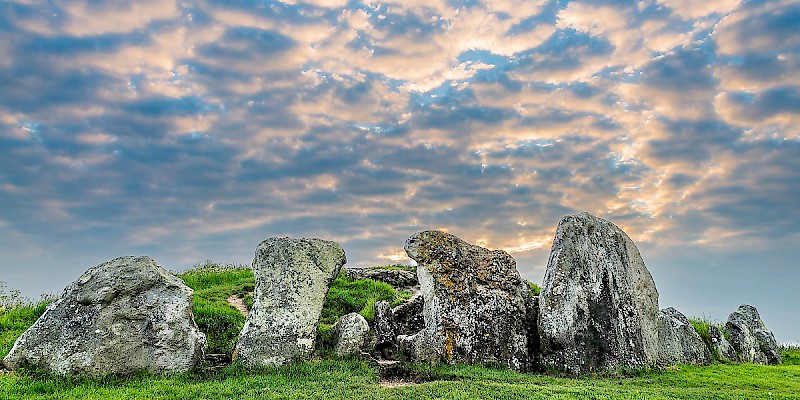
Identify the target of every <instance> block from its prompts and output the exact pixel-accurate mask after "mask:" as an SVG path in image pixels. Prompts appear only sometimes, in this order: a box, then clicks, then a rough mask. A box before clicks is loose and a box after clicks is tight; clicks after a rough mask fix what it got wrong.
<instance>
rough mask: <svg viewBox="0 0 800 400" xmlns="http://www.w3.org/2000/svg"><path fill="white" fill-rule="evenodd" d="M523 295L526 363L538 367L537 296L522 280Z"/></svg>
mask: <svg viewBox="0 0 800 400" xmlns="http://www.w3.org/2000/svg"><path fill="white" fill-rule="evenodd" d="M522 289H523V290H522V292H523V297H524V298H525V329H526V336H527V341H528V363H529V364H530V368H531V369H532V370H536V369H539V367H540V357H539V356H540V355H539V345H540V344H539V321H538V319H539V296H535V295H533V293H531V290H530V288H529V287H528V284H527V283H525V282H523V288H522Z"/></svg>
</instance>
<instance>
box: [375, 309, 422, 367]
mask: <svg viewBox="0 0 800 400" xmlns="http://www.w3.org/2000/svg"><path fill="white" fill-rule="evenodd" d="M424 303H425V301H424V299H423V297H422V294H416V295H414V296H412V297H411V298H410V299H408V301H406V302H405V303H403V304H400V305H398V306H396V307H394V308H391V307H390V306H389V303H388V302H386V301H379V302H377V303H375V307H374V311H375V314H374V315H375V316H374V318H373V320H372V325H373V329H374V331H375V350H376V352H377V353H378V354H377V355H378V356H380V357H382V358H392V357H393V354H394V352H395V350H396V348H397V345H398V341H397V337H398V336H400V335H406V336H408V335H413V334H415V333H417V332H419V331H421V330H422V329H423V328H424V327H425V318H424V317H423V314H422V313H423V311H422V310H423V305H424Z"/></svg>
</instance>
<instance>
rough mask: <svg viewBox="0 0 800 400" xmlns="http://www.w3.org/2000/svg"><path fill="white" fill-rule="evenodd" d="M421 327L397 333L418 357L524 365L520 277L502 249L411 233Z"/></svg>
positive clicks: (408, 244)
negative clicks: (421, 309) (410, 333)
mask: <svg viewBox="0 0 800 400" xmlns="http://www.w3.org/2000/svg"><path fill="white" fill-rule="evenodd" d="M405 250H406V253H408V255H409V257H411V258H412V259H414V260H415V261H416V262H417V278H418V279H419V282H420V291H421V294H422V296H423V300H424V305H423V317H424V321H425V328H424V329H423V330H422V331H420V332H418V333H417V334H415V335H413V336H407V335H401V336H399V337H398V341H399V342H400V347H401V348H402V349H403V350H405V351H406V352H407V353H409V355H410V356H411V357H412V359H414V360H417V361H433V362H436V361H443V362H446V363H467V364H470V363H490V362H491V363H498V364H503V365H506V366H508V367H510V368H512V369H516V370H522V369H527V368H529V360H528V347H527V332H526V326H525V317H526V307H525V298H524V296H523V289H522V285H523V281H522V279H521V278H520V276H519V273H518V272H517V268H516V262H515V261H514V259H513V258H512V257H511V256H510V255H509V254H508V253H506V252H504V251H500V250H494V251H490V250H487V249H485V248H483V247H480V246H474V245H471V244H469V243H467V242H465V241H463V240H461V239H459V238H458V237H456V236H454V235H451V234H448V233H445V232H438V231H424V232H420V233H416V234H414V235H412V236H411V237H410V238H409V239H408V240H407V241H406V244H405Z"/></svg>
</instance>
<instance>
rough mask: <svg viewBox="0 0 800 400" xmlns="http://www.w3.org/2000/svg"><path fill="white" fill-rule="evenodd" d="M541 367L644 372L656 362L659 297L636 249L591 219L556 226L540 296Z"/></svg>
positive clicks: (569, 220) (622, 234) (616, 230)
mask: <svg viewBox="0 0 800 400" xmlns="http://www.w3.org/2000/svg"><path fill="white" fill-rule="evenodd" d="M538 328H539V338H540V340H541V344H540V348H541V362H542V364H543V366H545V367H549V368H555V369H558V370H562V371H565V372H569V373H587V372H592V371H597V370H617V369H619V368H626V367H627V368H641V367H647V366H650V365H652V364H653V363H655V361H656V357H657V355H658V291H657V290H656V285H655V282H653V278H652V277H651V276H650V272H649V271H648V270H647V268H646V267H645V265H644V261H643V260H642V257H641V255H640V254H639V250H638V249H637V248H636V245H635V244H634V243H633V241H632V240H631V239H630V238H629V237H628V235H627V234H625V232H623V231H622V230H621V229H620V228H618V227H617V226H616V225H614V224H612V223H611V222H609V221H606V220H604V219H601V218H597V217H595V216H593V215H591V214H588V213H580V214H575V215H568V216H566V217H564V218H563V219H562V220H561V222H560V223H559V224H558V229H557V230H556V235H555V238H554V240H553V247H552V249H551V250H550V259H549V261H548V263H547V270H546V272H545V275H544V282H543V287H542V291H541V294H540V295H539V327H538Z"/></svg>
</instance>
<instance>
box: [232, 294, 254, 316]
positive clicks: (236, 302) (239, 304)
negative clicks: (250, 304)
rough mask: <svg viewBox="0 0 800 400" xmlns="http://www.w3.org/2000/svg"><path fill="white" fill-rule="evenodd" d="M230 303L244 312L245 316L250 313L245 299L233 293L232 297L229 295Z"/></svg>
mask: <svg viewBox="0 0 800 400" xmlns="http://www.w3.org/2000/svg"><path fill="white" fill-rule="evenodd" d="M228 304H230V305H231V306H233V308H235V309H237V310H239V312H240V313H242V314H243V315H244V316H245V317H246V316H247V314H249V313H250V312H249V311H247V306H246V305H244V300H242V299H240V298H239V297H237V296H236V295H235V294H232V295H231V297H228Z"/></svg>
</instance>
